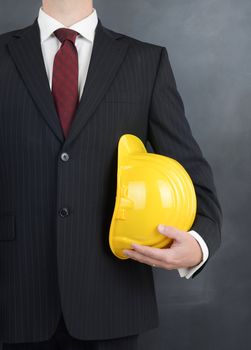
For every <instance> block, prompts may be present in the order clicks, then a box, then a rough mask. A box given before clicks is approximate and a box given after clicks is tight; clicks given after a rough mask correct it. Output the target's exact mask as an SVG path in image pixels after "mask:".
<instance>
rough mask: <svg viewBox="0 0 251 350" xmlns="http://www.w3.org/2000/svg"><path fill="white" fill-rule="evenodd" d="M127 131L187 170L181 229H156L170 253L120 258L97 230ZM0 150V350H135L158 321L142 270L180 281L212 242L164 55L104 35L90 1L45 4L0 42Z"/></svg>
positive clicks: (203, 168) (200, 175)
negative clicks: (193, 210)
mask: <svg viewBox="0 0 251 350" xmlns="http://www.w3.org/2000/svg"><path fill="white" fill-rule="evenodd" d="M126 133H131V134H134V135H136V136H138V137H139V138H140V139H141V140H142V141H143V142H144V143H145V145H148V146H149V147H151V149H152V150H153V151H154V152H156V153H159V154H163V155H166V156H169V157H173V158H175V159H177V160H178V161H179V162H180V163H181V164H182V165H183V166H184V167H185V168H186V170H187V171H188V173H189V174H190V176H191V178H192V180H193V182H194V185H195V189H196V195H197V201H198V210H197V215H196V219H195V222H194V225H193V227H192V229H191V231H190V232H189V233H184V232H181V231H179V230H177V229H176V228H172V227H165V226H164V227H161V226H160V227H159V231H160V232H162V233H163V234H164V235H167V236H169V237H172V238H173V239H174V243H173V245H172V247H171V248H170V249H157V248H149V247H144V246H133V247H132V250H129V251H127V252H125V253H127V254H128V256H129V257H130V259H127V260H123V261H122V260H119V259H117V258H116V257H115V256H113V254H112V253H111V251H110V249H109V244H108V233H109V226H110V221H111V217H112V213H113V208H114V203H115V195H116V171H117V163H116V162H117V145H118V140H119V138H120V136H122V135H123V134H126ZM0 150H1V162H0V193H1V201H0V342H2V344H3V349H107V350H108V349H120V350H121V349H130V350H133V349H137V337H138V334H140V333H141V332H143V331H146V330H148V329H151V328H154V327H157V325H158V312H157V305H156V297H155V291H154V283H153V274H152V266H156V267H161V268H164V269H167V270H170V269H178V271H179V273H180V275H181V276H186V277H187V278H189V277H191V276H195V275H196V274H198V273H199V272H200V271H201V270H202V268H203V267H204V266H205V262H206V261H207V260H208V257H210V256H212V255H213V254H214V252H215V251H216V249H217V248H218V247H219V245H220V225H221V211H220V206H219V203H218V200H217V198H216V193H215V187H214V183H213V176H212V172H211V169H210V167H209V165H208V163H207V161H206V160H205V159H204V157H203V155H202V153H201V151H200V149H199V147H198V145H197V143H196V141H195V140H194V138H193V136H192V133H191V130H190V128H189V125H188V123H187V120H186V118H185V114H184V107H183V103H182V100H181V97H180V95H179V93H178V91H177V88H176V84H175V80H174V76H173V73H172V69H171V66H170V63H169V60H168V55H167V51H166V49H165V48H164V47H160V46H157V45H153V44H150V43H145V42H142V41H139V40H136V39H134V38H131V37H128V36H126V35H123V34H120V33H116V32H114V31H112V30H109V29H107V28H105V27H104V26H103V25H102V23H101V21H100V20H99V19H98V17H97V14H96V10H95V9H94V8H93V4H92V1H91V0H44V1H43V6H42V8H41V9H40V12H39V16H38V18H37V19H36V20H35V22H34V23H33V24H32V25H31V26H29V27H27V28H24V29H21V30H16V31H13V32H10V33H6V34H3V35H1V36H0ZM160 224H161V223H160Z"/></svg>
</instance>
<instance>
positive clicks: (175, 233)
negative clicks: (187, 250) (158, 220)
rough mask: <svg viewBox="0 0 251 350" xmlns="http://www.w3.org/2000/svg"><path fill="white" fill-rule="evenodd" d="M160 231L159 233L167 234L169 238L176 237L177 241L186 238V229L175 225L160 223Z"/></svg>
mask: <svg viewBox="0 0 251 350" xmlns="http://www.w3.org/2000/svg"><path fill="white" fill-rule="evenodd" d="M158 231H159V233H161V234H163V235H164V236H167V237H169V238H172V239H175V240H176V241H178V242H180V241H182V240H183V238H184V233H185V232H184V231H181V230H179V229H177V228H176V227H173V226H166V225H163V224H160V225H158Z"/></svg>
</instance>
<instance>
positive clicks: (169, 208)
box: [109, 134, 197, 259]
mask: <svg viewBox="0 0 251 350" xmlns="http://www.w3.org/2000/svg"><path fill="white" fill-rule="evenodd" d="M196 205H197V204H196V195H195V190H194V186H193V183H192V180H191V178H190V176H189V175H188V173H187V172H186V170H185V169H184V168H183V166H182V165H181V164H180V163H178V162H177V161H176V160H174V159H172V158H169V157H166V156H163V155H159V154H154V153H147V150H146V148H145V146H144V144H143V142H142V141H141V140H140V139H139V138H138V137H136V136H134V135H131V134H125V135H123V136H121V138H120V140H119V144H118V169H117V192H116V202H115V207H114V212H113V216H112V221H111V225H110V231H109V245H110V248H111V250H112V252H113V254H114V255H116V256H117V257H118V258H120V259H127V258H128V257H127V256H125V255H124V254H123V250H124V249H131V243H138V244H142V245H147V246H152V247H156V248H164V247H168V246H170V244H171V243H172V240H171V239H170V238H168V237H166V236H163V235H162V234H160V233H159V232H158V230H157V226H158V224H164V225H168V226H174V227H177V228H178V229H180V230H183V231H187V230H189V229H190V228H191V226H192V224H193V222H194V218H195V214H196Z"/></svg>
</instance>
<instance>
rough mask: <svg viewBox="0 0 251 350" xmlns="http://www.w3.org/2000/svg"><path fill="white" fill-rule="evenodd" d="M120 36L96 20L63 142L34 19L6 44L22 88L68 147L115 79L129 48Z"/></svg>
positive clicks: (37, 28)
mask: <svg viewBox="0 0 251 350" xmlns="http://www.w3.org/2000/svg"><path fill="white" fill-rule="evenodd" d="M120 37H123V35H121V34H116V33H114V32H111V31H108V30H107V29H106V28H105V27H103V26H102V24H101V21H100V20H99V21H98V24H97V27H96V33H95V39H94V43H93V50H92V56H91V60H90V65H89V69H88V74H87V78H86V83H85V87H84V91H83V95H82V97H81V99H80V103H79V106H78V110H77V112H76V115H75V117H74V119H73V122H72V125H71V128H70V131H69V134H68V136H67V138H66V140H65V139H64V135H63V131H62V128H61V125H60V121H59V118H58V116H57V112H56V109H55V105H54V101H53V97H52V94H51V90H50V86H49V83H48V78H47V75H46V70H45V66H44V61H43V56H42V51H41V44H40V33H39V27H38V24H37V20H36V21H35V22H34V24H33V25H32V26H30V27H28V28H27V29H26V30H24V31H23V32H22V31H21V32H20V33H19V34H15V36H14V38H13V39H12V40H11V41H10V42H9V44H8V46H9V51H10V54H11V56H12V58H13V60H14V62H15V64H16V67H17V69H18V71H19V73H20V75H21V77H22V79H23V81H24V83H25V85H26V86H27V88H28V90H29V92H30V94H31V96H32V98H33V99H34V101H35V103H36V104H37V106H38V108H39V110H40V111H41V114H42V116H43V118H44V119H45V121H46V122H47V123H48V125H49V127H50V128H51V130H52V131H53V132H54V134H55V135H56V137H57V138H58V139H59V140H60V141H61V142H65V144H69V143H70V142H71V141H72V140H73V139H74V138H75V137H76V136H77V135H78V134H79V132H80V131H81V129H82V128H83V127H84V126H85V124H86V123H87V121H88V119H89V118H90V117H91V116H92V114H93V113H94V112H95V109H96V108H97V107H98V104H99V103H100V102H101V100H102V98H103V96H104V95H105V92H106V90H107V89H108V87H109V85H110V84H111V82H112V80H113V79H114V77H115V75H116V73H117V71H118V69H119V67H120V65H121V63H122V61H123V59H124V57H125V55H126V52H127V49H128V42H127V41H124V40H118V39H119V38H120Z"/></svg>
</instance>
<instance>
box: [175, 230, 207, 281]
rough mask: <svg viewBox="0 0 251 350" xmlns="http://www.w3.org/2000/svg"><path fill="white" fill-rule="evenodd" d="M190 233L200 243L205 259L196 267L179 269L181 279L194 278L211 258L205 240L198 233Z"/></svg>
mask: <svg viewBox="0 0 251 350" xmlns="http://www.w3.org/2000/svg"><path fill="white" fill-rule="evenodd" d="M188 233H190V234H191V235H192V236H193V237H194V238H195V239H196V241H197V242H198V243H199V245H200V247H201V250H202V255H203V259H202V261H201V262H200V263H199V264H198V265H196V266H194V267H182V268H180V269H178V272H179V274H180V277H186V278H187V279H189V278H190V277H192V275H193V274H194V273H195V272H196V271H197V270H198V269H199V268H200V267H201V266H202V265H203V264H205V262H206V261H207V259H208V256H209V250H208V247H207V244H206V242H205V241H204V239H203V238H202V237H201V236H200V235H199V234H198V233H197V232H196V231H189V232H188Z"/></svg>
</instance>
